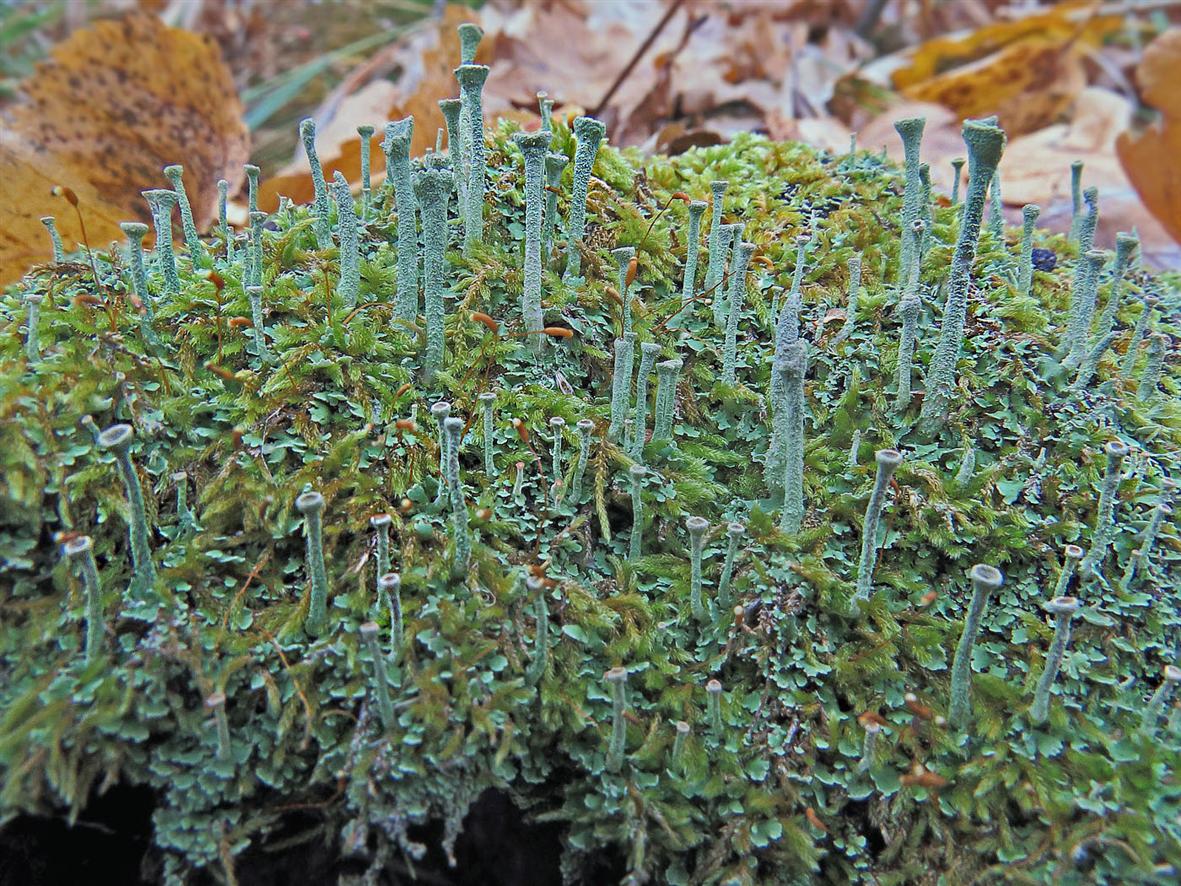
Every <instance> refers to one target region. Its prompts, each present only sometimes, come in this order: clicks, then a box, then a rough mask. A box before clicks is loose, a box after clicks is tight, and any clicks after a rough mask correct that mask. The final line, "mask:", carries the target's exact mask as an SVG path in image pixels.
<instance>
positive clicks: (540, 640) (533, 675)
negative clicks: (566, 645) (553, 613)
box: [525, 575, 549, 686]
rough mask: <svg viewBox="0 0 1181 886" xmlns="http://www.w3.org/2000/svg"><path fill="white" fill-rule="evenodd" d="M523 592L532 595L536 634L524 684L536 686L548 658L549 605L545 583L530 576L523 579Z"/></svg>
mask: <svg viewBox="0 0 1181 886" xmlns="http://www.w3.org/2000/svg"><path fill="white" fill-rule="evenodd" d="M525 590H526V591H528V592H529V593H530V594H532V595H533V599H534V601H535V602H534V605H535V612H536V613H537V615H536V617H537V633H536V635H535V637H534V640H533V659H532V661H530V662H529V669H528V670H527V671H526V672H525V682H526V683H528V684H529V685H530V686H536V685H537V684H538V683H540V682H541V678H542V676H543V675H544V674H545V666H546V662H547V660H548V658H549V604H548V602H547V601H546V598H545V593H546V589H545V582H543V581H542V580H541V579H540V578H537V577H535V576H532V575H530V576H529V577H528V578H526V579H525Z"/></svg>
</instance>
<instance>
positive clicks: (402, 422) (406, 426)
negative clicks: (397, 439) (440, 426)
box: [394, 418, 418, 433]
mask: <svg viewBox="0 0 1181 886" xmlns="http://www.w3.org/2000/svg"><path fill="white" fill-rule="evenodd" d="M394 427H395V428H397V429H398V430H399V431H408V432H410V433H414V432H415V431H417V430H418V425H416V424H415V423H414V419H412V418H400V419H398V420H397V421H396V422H394Z"/></svg>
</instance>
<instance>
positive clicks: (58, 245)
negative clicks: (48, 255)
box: [41, 215, 66, 265]
mask: <svg viewBox="0 0 1181 886" xmlns="http://www.w3.org/2000/svg"><path fill="white" fill-rule="evenodd" d="M41 224H43V225H45V230H46V231H48V232H49V244H50V246H51V247H52V248H53V263H54V264H55V265H60V264H61V263H62V262H64V261H65V260H66V250H65V247H64V246H62V238H61V234H59V233H58V232H57V219H55V218H54V217H53V216H52V215H46V216H43V217H42V218H41Z"/></svg>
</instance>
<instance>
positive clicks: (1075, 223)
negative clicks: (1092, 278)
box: [1070, 160, 1083, 251]
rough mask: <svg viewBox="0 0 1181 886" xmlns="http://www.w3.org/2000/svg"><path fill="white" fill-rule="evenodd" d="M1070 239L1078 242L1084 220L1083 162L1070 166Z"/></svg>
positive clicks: (1075, 162) (1078, 161)
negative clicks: (1080, 227) (1080, 226)
mask: <svg viewBox="0 0 1181 886" xmlns="http://www.w3.org/2000/svg"><path fill="white" fill-rule="evenodd" d="M1070 203H1071V213H1070V239H1071V240H1073V241H1075V242H1076V243H1077V242H1078V232H1079V225H1081V224H1082V220H1083V161H1082V160H1075V161H1074V162H1073V163H1071V164H1070ZM1080 251H1081V250H1080Z"/></svg>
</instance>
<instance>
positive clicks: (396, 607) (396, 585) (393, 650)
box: [377, 572, 403, 661]
mask: <svg viewBox="0 0 1181 886" xmlns="http://www.w3.org/2000/svg"><path fill="white" fill-rule="evenodd" d="M377 595H378V599H379V600H381V602H382V603H383V604H384V605H385V607H386V609H388V610H389V613H390V653H389V657H390V659H391V660H392V661H396V660H397V658H398V654H399V653H400V652H401V650H402V630H403V628H402V576H400V575H399V574H398V573H396V572H384V573H382V574H381V575H380V576H378V579H377Z"/></svg>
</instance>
